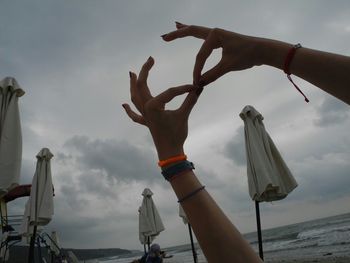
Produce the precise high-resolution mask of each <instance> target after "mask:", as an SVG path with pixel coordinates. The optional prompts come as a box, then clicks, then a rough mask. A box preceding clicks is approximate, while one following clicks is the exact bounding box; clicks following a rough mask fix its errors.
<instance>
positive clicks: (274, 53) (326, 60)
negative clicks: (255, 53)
mask: <svg viewBox="0 0 350 263" xmlns="http://www.w3.org/2000/svg"><path fill="white" fill-rule="evenodd" d="M258 43H260V47H259V48H260V49H261V53H260V54H261V58H260V60H261V62H260V63H261V64H264V65H269V66H272V67H275V68H279V69H281V70H283V67H284V60H285V57H286V54H287V53H288V51H289V49H290V48H291V47H292V45H290V44H287V43H284V42H280V41H274V40H270V39H258ZM290 71H291V73H292V74H294V75H296V76H298V77H300V78H302V79H304V80H306V81H308V82H310V83H312V84H313V85H315V86H316V87H319V88H320V89H322V90H324V91H325V92H327V93H329V94H331V95H333V96H335V97H337V98H338V99H340V100H342V101H344V102H346V103H347V104H350V57H347V56H342V55H337V54H333V53H327V52H322V51H318V50H313V49H309V48H301V49H298V51H297V52H296V53H295V56H294V58H293V60H292V62H291V64H290Z"/></svg>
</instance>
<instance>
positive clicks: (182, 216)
mask: <svg viewBox="0 0 350 263" xmlns="http://www.w3.org/2000/svg"><path fill="white" fill-rule="evenodd" d="M179 216H180V217H181V218H182V221H183V222H184V224H188V219H187V215H186V213H185V211H184V209H183V208H182V206H181V204H179Z"/></svg>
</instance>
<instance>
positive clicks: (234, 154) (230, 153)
mask: <svg viewBox="0 0 350 263" xmlns="http://www.w3.org/2000/svg"><path fill="white" fill-rule="evenodd" d="M245 152H246V150H245V139H244V127H243V126H240V127H239V128H237V130H236V133H235V135H234V136H233V138H232V139H231V140H230V141H229V142H228V143H227V144H226V146H225V147H224V152H223V153H224V155H225V156H226V157H227V158H228V159H230V160H233V161H234V162H235V163H236V164H237V165H240V166H243V165H246V164H247V157H246V154H245Z"/></svg>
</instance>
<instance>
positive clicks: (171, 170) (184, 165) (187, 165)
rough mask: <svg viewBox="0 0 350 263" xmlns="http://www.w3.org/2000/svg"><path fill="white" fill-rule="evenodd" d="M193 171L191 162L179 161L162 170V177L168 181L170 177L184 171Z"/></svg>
mask: <svg viewBox="0 0 350 263" xmlns="http://www.w3.org/2000/svg"><path fill="white" fill-rule="evenodd" d="M193 169H194V165H193V163H192V162H189V161H181V162H179V163H177V164H174V165H172V166H169V167H167V168H163V169H162V175H163V176H164V178H165V180H167V181H170V180H171V179H172V177H174V176H175V175H177V174H180V173H182V172H184V171H187V170H193Z"/></svg>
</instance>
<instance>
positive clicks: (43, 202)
mask: <svg viewBox="0 0 350 263" xmlns="http://www.w3.org/2000/svg"><path fill="white" fill-rule="evenodd" d="M52 157H53V154H52V153H51V152H50V150H49V149H47V148H43V149H41V151H40V152H39V153H38V154H37V156H36V158H37V159H38V160H37V164H36V170H35V174H34V177H33V181H32V189H31V192H30V196H29V199H28V201H27V203H26V206H25V212H24V218H23V222H22V234H23V235H24V236H28V235H31V234H32V232H33V230H32V229H33V228H32V227H33V226H44V225H47V224H48V223H49V222H50V221H51V219H52V216H53V213H54V209H53V185H52V176H51V164H50V160H51V158H52Z"/></svg>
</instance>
